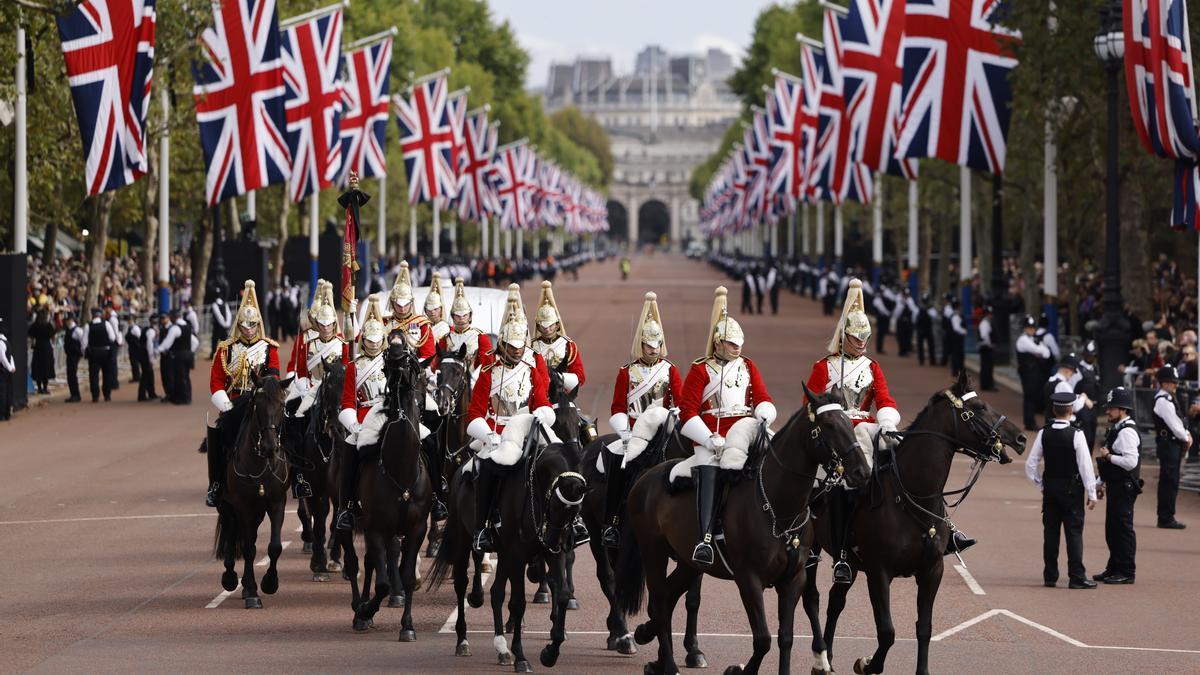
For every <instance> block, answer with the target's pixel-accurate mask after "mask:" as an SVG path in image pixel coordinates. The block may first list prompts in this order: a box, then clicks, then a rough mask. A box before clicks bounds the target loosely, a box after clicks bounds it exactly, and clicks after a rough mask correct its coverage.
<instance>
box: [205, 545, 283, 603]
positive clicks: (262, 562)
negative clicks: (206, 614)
mask: <svg viewBox="0 0 1200 675" xmlns="http://www.w3.org/2000/svg"><path fill="white" fill-rule="evenodd" d="M291 543H292V541H291V540H290V539H289V540H287V541H285V542H283V548H282V549H281V550H280V553H281V554H282V552H283V551H286V550H287V547H288V546H289V545H291ZM270 561H271V556H270V555H264V556H263V557H262V559H261V560H259V561H258V562H256V563H254V566H255V567H266V566H267V563H268V562H270ZM240 590H242V584H241V582H238V585H237V588H234V589H233V590H232V591H221V592H220V593H218V594H217V597H215V598H213V599H212V600H211V601H209V603H208V604H207V605H205V606H204V609H216V608H218V607H220V606H221V603H222V602H225V599H226V598H228V597H229V596H231V595H233V594H234V593H237V592H238V591H240Z"/></svg>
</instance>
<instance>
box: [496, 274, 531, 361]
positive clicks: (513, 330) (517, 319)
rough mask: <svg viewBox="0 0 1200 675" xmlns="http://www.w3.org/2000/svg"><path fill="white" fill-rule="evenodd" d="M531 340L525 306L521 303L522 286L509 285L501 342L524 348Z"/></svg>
mask: <svg viewBox="0 0 1200 675" xmlns="http://www.w3.org/2000/svg"><path fill="white" fill-rule="evenodd" d="M528 340H529V323H528V321H527V320H526V318H525V306H524V305H522V304H521V287H520V286H518V285H516V284H509V285H508V305H507V306H506V307H505V308H504V325H502V326H500V342H502V343H504V344H508V345H512V346H513V347H517V348H518V349H519V348H522V347H524V346H525V344H526V342H528Z"/></svg>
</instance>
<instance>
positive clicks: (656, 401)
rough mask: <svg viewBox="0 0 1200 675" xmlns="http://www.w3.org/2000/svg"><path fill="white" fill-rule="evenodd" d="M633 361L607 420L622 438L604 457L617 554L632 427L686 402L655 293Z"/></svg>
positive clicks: (607, 541)
mask: <svg viewBox="0 0 1200 675" xmlns="http://www.w3.org/2000/svg"><path fill="white" fill-rule="evenodd" d="M630 355H631V356H632V357H633V360H632V361H630V362H629V363H627V364H626V365H624V366H621V368H620V369H619V370H618V371H617V381H616V384H615V385H613V399H612V406H611V407H610V409H609V410H610V412H611V414H612V416H611V417H609V418H608V423H609V426H611V427H612V429H613V431H615V432H616V433H617V435H618V436H620V437H621V438H620V440H619V441H618V442H616V443H614V444H612V445H610V446H608V447H606V448H605V450H604V455H603V456H604V470H605V473H606V474H607V476H608V478H607V481H608V490H607V494H606V496H605V501H604V511H605V513H604V523H605V527H604V533H603V534H602V535H601V541H602V542H603V543H604V545H605V546H608V547H610V548H618V547H619V546H620V544H621V535H620V531H621V518H620V506H621V502H622V501H623V497H624V494H625V493H626V492H627V491H628V489H629V487H630V486H629V485H626V484H625V483H626V479H625V467H626V466H628V464H629V462H630V461H632V460H633V459H634V458H635V456H631V453H629V452H628V451H629V441H630V440H631V439H632V438H633V427H634V426H635V425H636V423H637V421H638V420H639V419H640V418H641V417H642V413H644V412H646V411H648V410H650V409H652V408H675V407H676V406H678V405H679V401H680V399H681V398H683V380H682V378H680V376H679V369H678V368H676V367H675V364H674V363H671V362H670V361H668V360H667V358H666V357H667V337H666V334H665V333H664V332H663V325H662V317H661V316H660V315H659V313H658V296H657V295H655V294H654V293H653V292H650V293H646V300H645V303H644V304H643V305H642V313H641V318H640V319H639V321H638V326H637V330H635V331H634V333H633V349H632V350H631V352H630ZM643 426H644V425H643ZM651 435H652V432H651ZM641 447H643V448H644V447H645V446H641Z"/></svg>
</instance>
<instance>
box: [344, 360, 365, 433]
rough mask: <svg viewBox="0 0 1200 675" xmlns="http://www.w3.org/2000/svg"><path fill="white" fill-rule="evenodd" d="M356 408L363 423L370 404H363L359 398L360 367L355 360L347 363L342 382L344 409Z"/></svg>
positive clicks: (359, 419)
mask: <svg viewBox="0 0 1200 675" xmlns="http://www.w3.org/2000/svg"><path fill="white" fill-rule="evenodd" d="M346 408H354V410H355V411H356V412H357V413H358V422H359V424H361V423H362V421H363V420H364V419H366V417H367V411H369V410H370V409H371V406H369V405H363V404H362V402H361V401H359V400H358V368H357V366H356V365H355V363H354V362H353V361H350V362H349V363H347V364H346V379H345V381H344V382H342V410H345V409H346Z"/></svg>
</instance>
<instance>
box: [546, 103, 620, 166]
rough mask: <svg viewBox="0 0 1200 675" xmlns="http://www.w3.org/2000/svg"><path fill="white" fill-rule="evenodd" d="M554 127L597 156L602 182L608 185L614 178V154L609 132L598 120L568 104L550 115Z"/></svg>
mask: <svg viewBox="0 0 1200 675" xmlns="http://www.w3.org/2000/svg"><path fill="white" fill-rule="evenodd" d="M550 123H551V124H553V125H554V128H556V129H558V130H559V131H561V132H563V133H564V134H566V136H567V138H569V139H570V140H571V141H572V142H574V143H575V144H576V145H578V146H580V147H582V148H583V149H585V150H587V151H588V152H589V153H591V155H592V156H593V157H595V158H596V163H597V164H598V165H599V169H600V173H601V181H600V183H601V184H603V185H607V184H608V182H609V180H610V179H611V178H612V172H613V155H612V146H611V144H610V143H609V140H608V133H607V132H605V131H604V127H601V126H600V123H599V122H597V121H596V120H594V119H592V118H590V117H588V116H586V115H584V114H583V113H581V112H579V109H578V108H576V107H574V106H568V107H566V108H563V109H562V110H559V111H558V112H556V113H554V114H553V115H551V116H550Z"/></svg>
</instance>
